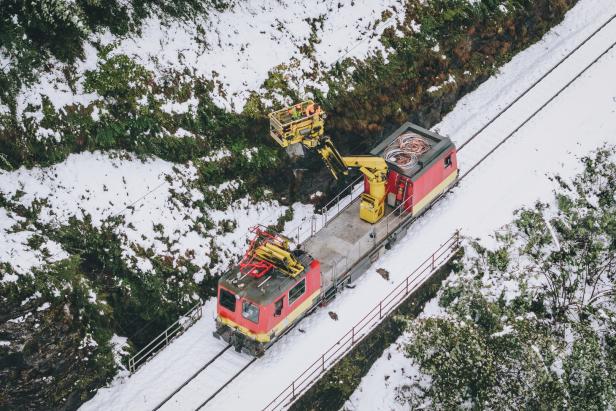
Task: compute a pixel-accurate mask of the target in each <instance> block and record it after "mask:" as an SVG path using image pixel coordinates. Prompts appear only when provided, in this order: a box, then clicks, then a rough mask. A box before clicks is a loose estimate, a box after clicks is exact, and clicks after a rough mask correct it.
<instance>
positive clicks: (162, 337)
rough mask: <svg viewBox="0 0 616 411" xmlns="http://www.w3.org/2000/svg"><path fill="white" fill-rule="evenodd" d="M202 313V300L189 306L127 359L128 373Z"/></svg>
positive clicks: (181, 331)
mask: <svg viewBox="0 0 616 411" xmlns="http://www.w3.org/2000/svg"><path fill="white" fill-rule="evenodd" d="M202 315H203V304H202V302H199V304H197V305H195V306H194V307H193V308H191V309H190V311H188V312H187V313H186V314H185V315H183V316H182V317H180V318H179V319H178V320H177V321H176V322H174V323H173V324H171V325H170V326H169V327H168V328H167V329H166V330H165V331H163V332H162V333H160V334H159V335H158V336H157V337H156V338H154V339H153V340H152V341H150V343H149V344H148V345H146V346H145V347H143V348H142V349H141V350H140V351H139V352H138V353H137V354H135V355H133V356H132V357H130V358H129V359H128V370H129V371H130V373H131V374H132V373H134V372H135V371H137V370H138V369H139V367H141V366H142V365H143V364H145V363H146V362H147V361H148V360H150V359H151V358H152V357H154V356H155V355H156V354H158V353H159V352H160V350H162V349H163V348H165V347H166V346H167V345H169V343H170V342H171V341H173V340H174V339H175V338H177V337H179V336H180V335H182V334H183V333H184V331H186V330H187V329H188V328H190V326H191V325H193V324H194V323H196V322H197V321H198V320H199V319H200V318H201V316H202Z"/></svg>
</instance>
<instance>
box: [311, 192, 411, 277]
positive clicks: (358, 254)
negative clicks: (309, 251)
mask: <svg viewBox="0 0 616 411" xmlns="http://www.w3.org/2000/svg"><path fill="white" fill-rule="evenodd" d="M412 201H413V197H409V198H407V199H406V200H404V201H403V202H402V203H400V204H399V205H398V206H397V207H396V208H395V209H394V210H393V211H391V212H390V213H389V214H388V215H387V216H385V218H383V219H381V221H379V222H378V223H376V224H374V225H373V226H372V229H371V230H370V231H369V232H367V233H366V234H364V236H363V237H362V238H361V239H360V240H358V241H357V242H356V243H355V245H354V246H353V247H352V248H351V249H350V250H349V251H348V252H347V253H346V254H345V255H344V256H342V257H340V258H339V259H338V260H337V261H335V262H334V265H333V266H332V268H331V269H329V270H328V271H327V272H325V273H322V275H323V276H325V278H332V280H334V284H335V280H336V279H337V278H340V276H341V275H344V274H346V272H347V271H348V270H349V269H350V268H351V267H352V266H353V265H354V264H355V263H357V262H358V261H359V260H360V259H362V258H363V256H364V255H365V254H366V253H369V252H371V251H373V250H374V248H375V245H376V244H377V243H378V242H379V241H382V240H383V239H385V238H387V237H389V235H390V234H391V233H392V232H393V231H395V230H396V229H397V228H398V227H400V225H401V224H402V222H403V221H404V220H405V219H409V218H412V215H411V214H410V212H407V210H406V209H407V207H408V206H409V204H412ZM327 276H329V277H327Z"/></svg>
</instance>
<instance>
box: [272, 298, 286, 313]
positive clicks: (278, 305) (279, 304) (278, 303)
mask: <svg viewBox="0 0 616 411" xmlns="http://www.w3.org/2000/svg"><path fill="white" fill-rule="evenodd" d="M283 303H284V297H282V298H281V299H280V300H278V301H276V302H275V303H274V317H280V315H281V314H282V305H283Z"/></svg>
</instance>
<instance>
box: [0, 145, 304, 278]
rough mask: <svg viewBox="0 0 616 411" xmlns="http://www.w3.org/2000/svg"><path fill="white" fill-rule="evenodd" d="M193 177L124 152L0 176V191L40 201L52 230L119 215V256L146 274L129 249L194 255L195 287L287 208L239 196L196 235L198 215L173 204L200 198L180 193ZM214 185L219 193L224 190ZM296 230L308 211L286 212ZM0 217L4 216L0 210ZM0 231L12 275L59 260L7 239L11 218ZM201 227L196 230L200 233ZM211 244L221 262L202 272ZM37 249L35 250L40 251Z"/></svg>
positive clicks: (212, 213)
mask: <svg viewBox="0 0 616 411" xmlns="http://www.w3.org/2000/svg"><path fill="white" fill-rule="evenodd" d="M195 178H196V170H195V168H194V166H193V165H192V164H191V163H189V164H187V165H177V164H173V163H170V162H168V161H164V160H161V159H158V158H150V159H147V160H140V159H138V158H136V157H135V156H133V155H131V154H128V153H124V152H111V153H105V154H103V153H100V152H95V153H88V152H86V153H81V154H72V155H70V156H69V157H68V158H67V159H66V160H65V161H63V162H62V163H59V164H56V165H54V166H51V167H47V168H34V169H30V170H28V169H25V168H23V167H22V168H21V169H19V170H17V171H13V172H8V171H2V172H0V193H2V195H4V196H6V197H7V198H12V197H13V196H15V195H16V194H18V193H22V192H23V193H22V194H21V195H20V196H19V199H18V202H19V203H20V204H23V205H25V206H29V205H31V204H32V202H33V201H34V200H37V199H38V200H43V199H44V200H46V204H45V205H44V206H43V207H42V209H41V212H40V215H39V217H38V220H39V221H40V222H42V223H48V224H53V225H60V224H66V223H67V222H68V220H69V218H70V217H71V216H76V217H77V218H83V215H86V214H87V215H90V216H92V222H93V224H94V225H95V226H100V224H101V222H102V221H104V220H105V219H107V218H108V217H110V216H117V215H121V216H123V217H124V222H123V223H122V225H121V226H120V227H119V228H118V231H119V232H121V233H122V234H124V235H126V241H125V243H124V244H123V249H124V254H125V255H124V256H125V258H126V259H127V260H134V261H135V266H136V267H137V268H139V269H140V270H141V271H143V272H147V271H149V270H151V269H152V265H151V263H150V261H149V260H148V259H147V258H144V257H140V256H138V255H136V254H135V251H134V249H133V247H132V245H138V246H140V247H142V248H143V249H146V250H147V249H152V250H153V251H154V253H155V254H157V255H167V256H170V257H172V258H177V257H179V256H186V255H187V253H189V254H191V253H192V252H193V251H194V257H193V259H192V261H193V263H194V264H196V265H197V266H200V267H202V270H201V271H199V272H197V273H196V274H195V280H196V281H197V282H200V281H201V280H202V279H203V277H204V276H205V275H206V273H205V271H204V270H203V268H205V267H209V268H211V269H212V270H213V272H215V273H216V272H217V273H221V272H223V271H224V270H225V269H226V266H227V264H229V262H230V261H233V260H234V257H233V255H238V254H240V253H242V252H243V247H244V244H245V237H246V235H247V233H248V229H249V228H250V227H251V226H253V225H254V224H256V223H261V224H266V225H267V224H275V223H276V221H277V219H278V217H279V216H281V215H282V214H284V212H285V210H286V208H287V207H284V206H281V205H280V204H279V203H278V202H277V201H271V202H268V201H263V202H260V203H258V204H252V203H251V202H250V201H249V200H248V199H247V198H242V199H240V200H237V201H236V202H234V203H233V204H231V206H230V207H229V208H228V209H227V210H225V211H224V212H223V211H219V210H214V209H209V210H206V215H207V217H208V218H209V219H210V220H211V221H212V222H213V223H214V227H213V228H211V229H209V230H204V231H203V232H202V233H198V232H197V231H195V229H194V226H195V224H201V223H200V221H201V218H202V217H204V215H203V214H204V213H202V212H201V211H200V210H199V209H197V208H195V207H194V206H193V205H192V204H191V203H186V204H185V203H183V202H182V201H179V200H178V195H185V196H186V197H187V198H189V199H191V201H196V200H199V199H201V198H202V197H203V194H202V193H200V192H199V191H198V190H196V189H191V188H189V187H187V183H189V182H190V181H192V180H194V179H195ZM228 185H229V183H224V184H223V185H221V186H220V187H217V191H219V192H221V191H223V190H224V189H225V186H228ZM294 210H295V214H294V218H295V221H293V222H291V223H289V226H292V225H293V224H297V221H299V220H301V219H302V218H303V217H304V216H305V215H306V214H307V213H309V212H311V210H312V206H309V205H302V204H299V203H298V204H296V205H295V206H294ZM3 214H6V213H5V212H3ZM0 217H3V218H0V233H1V234H2V235H3V236H6V241H4V242H3V244H2V245H1V246H0V262H9V263H13V262H16V264H15V267H14V268H15V269H16V270H17V271H18V273H20V274H27V273H29V272H30V269H31V268H32V267H36V266H39V265H42V264H43V263H44V262H45V261H55V260H57V259H58V258H60V257H62V255H63V254H62V252H61V250H60V249H58V246H57V244H55V243H53V242H51V241H49V242H48V244H46V245H45V246H44V247H46V248H47V249H48V250H49V252H50V254H51V257H50V258H45V257H44V256H43V255H42V254H41V252H40V251H39V250H33V249H29V247H27V246H26V244H25V242H26V240H27V238H28V235H29V234H28V232H26V231H21V232H17V233H13V232H12V231H11V227H12V226H13V225H14V224H15V222H16V221H17V220H16V219H18V217H17V216H9V215H6V216H0ZM226 220H231V221H235V222H236V223H237V228H236V229H235V230H233V231H231V232H228V233H221V232H220V230H221V227H220V224H222V223H223V222H224V221H226ZM202 228H203V227H202ZM211 241H214V243H213V246H214V247H216V248H217V250H218V251H219V252H221V253H222V255H223V256H224V258H222V259H221V261H220V262H218V263H216V264H212V265H211V266H210V253H211V252H212V242H211ZM44 247H43V248H44ZM15 279H16V278H15V276H11V277H10V278H9V276H6V277H5V278H2V277H0V281H9V280H15Z"/></svg>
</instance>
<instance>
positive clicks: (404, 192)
mask: <svg viewBox="0 0 616 411" xmlns="http://www.w3.org/2000/svg"><path fill="white" fill-rule="evenodd" d="M372 154H375V155H376V154H379V155H381V156H383V158H384V159H385V162H386V163H387V166H388V168H389V172H388V174H387V184H386V191H387V197H386V204H387V206H389V209H390V210H393V209H399V210H401V211H405V212H408V213H411V214H413V215H418V214H420V213H421V212H423V211H425V209H426V208H427V206H429V205H430V204H431V203H432V202H433V200H434V199H435V198H436V197H437V196H438V195H440V194H441V193H443V192H444V191H445V190H447V188H449V187H450V186H451V185H453V184H454V183H455V182H456V181H457V178H458V173H459V171H458V161H457V157H456V155H457V153H456V147H455V145H454V144H453V142H452V141H451V140H450V139H449V138H448V137H443V136H441V135H438V134H436V133H434V132H432V131H429V130H427V129H425V128H423V127H420V126H418V125H416V124H413V123H405V124H404V125H402V126H401V127H400V128H398V129H397V130H396V131H395V132H393V133H392V134H391V135H390V136H388V137H387V138H386V139H385V140H384V141H383V142H382V143H381V144H379V145H378V146H377V147H376V148H375V149H374V150H373V151H372ZM365 185H367V183H365ZM366 189H367V188H366Z"/></svg>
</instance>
